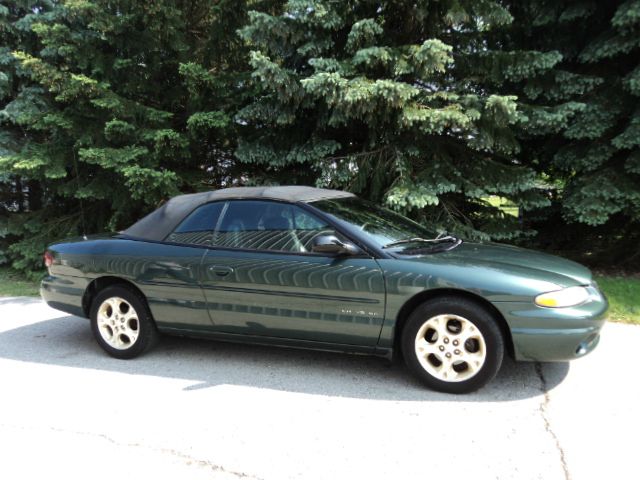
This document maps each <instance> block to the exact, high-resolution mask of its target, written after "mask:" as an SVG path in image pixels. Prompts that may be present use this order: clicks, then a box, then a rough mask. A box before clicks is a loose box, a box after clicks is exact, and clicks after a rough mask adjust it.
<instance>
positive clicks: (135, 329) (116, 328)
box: [90, 285, 158, 359]
mask: <svg viewBox="0 0 640 480" xmlns="http://www.w3.org/2000/svg"><path fill="white" fill-rule="evenodd" d="M90 316H91V330H92V331H93V335H94V337H95V339H96V340H97V342H98V344H99V345H100V346H101V347H102V348H103V349H104V350H105V351H106V352H107V353H108V354H109V355H111V356H112V357H116V358H122V359H127V358H133V357H136V356H138V355H140V354H141V353H142V352H144V351H145V350H147V349H148V348H150V347H151V346H152V345H153V344H154V343H155V341H156V339H157V336H158V332H157V329H156V326H155V323H154V321H153V319H152V318H151V313H150V312H149V309H148V308H147V306H146V304H145V302H144V300H143V299H141V298H140V297H139V295H138V294H137V293H135V292H134V291H132V290H131V289H129V288H127V287H125V286H122V285H113V286H111V287H107V288H105V289H104V290H102V291H100V292H99V293H98V294H97V295H96V297H95V299H94V300H93V303H92V304H91V315H90Z"/></svg>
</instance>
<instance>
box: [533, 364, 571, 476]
mask: <svg viewBox="0 0 640 480" xmlns="http://www.w3.org/2000/svg"><path fill="white" fill-rule="evenodd" d="M534 368H535V371H536V375H537V376H538V379H539V380H540V391H541V392H542V393H543V395H544V396H543V400H542V402H541V403H540V406H539V407H538V410H539V411H540V415H541V416H542V420H543V421H544V428H545V430H546V431H547V432H548V433H549V435H551V438H553V441H554V443H555V445H556V449H557V450H558V453H559V454H560V464H561V465H562V471H563V472H564V478H565V480H571V472H570V471H569V466H568V465H567V460H566V458H565V453H564V449H563V448H562V445H560V440H559V439H558V436H557V435H556V432H555V431H554V430H553V428H552V427H551V422H550V421H549V416H548V410H547V409H548V407H549V402H550V400H551V398H550V396H549V390H548V388H547V379H546V378H545V376H544V373H543V372H542V364H541V363H540V362H535V366H534Z"/></svg>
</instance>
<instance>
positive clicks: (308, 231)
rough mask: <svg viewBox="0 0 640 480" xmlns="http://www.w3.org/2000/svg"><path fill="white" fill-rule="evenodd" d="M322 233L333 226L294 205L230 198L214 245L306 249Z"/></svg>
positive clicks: (302, 251)
mask: <svg viewBox="0 0 640 480" xmlns="http://www.w3.org/2000/svg"><path fill="white" fill-rule="evenodd" d="M321 233H333V229H332V228H331V227H330V226H329V225H327V224H326V222H323V221H322V220H320V219H318V218H316V217H315V216H313V215H311V214H309V213H307V212H306V211H305V210H303V209H302V208H300V207H297V206H295V205H289V204H286V203H279V202H266V201H253V200H238V201H232V202H229V207H228V208H227V211H226V212H225V215H224V217H223V218H222V221H221V222H220V225H219V227H218V229H217V230H216V232H215V235H214V240H213V245H215V246H219V247H231V248H245V249H253V250H274V251H281V252H300V253H305V252H310V251H311V242H312V241H313V238H314V237H315V236H316V235H319V234H321Z"/></svg>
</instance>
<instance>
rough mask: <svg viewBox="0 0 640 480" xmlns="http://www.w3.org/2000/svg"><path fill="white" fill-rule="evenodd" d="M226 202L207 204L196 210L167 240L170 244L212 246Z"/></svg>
mask: <svg viewBox="0 0 640 480" xmlns="http://www.w3.org/2000/svg"><path fill="white" fill-rule="evenodd" d="M223 207H224V202H216V203H207V204H206V205H202V206H201V207H198V208H196V209H195V210H194V211H193V212H191V213H190V214H189V215H188V216H187V218H185V219H184V220H183V221H182V222H181V223H180V224H179V225H178V226H177V227H176V229H175V230H174V231H173V232H172V233H171V234H170V235H169V236H168V237H167V238H166V240H167V241H169V242H177V243H189V244H191V245H207V246H209V245H211V240H212V238H213V230H214V229H215V227H216V224H217V223H218V218H220V213H221V212H222V209H223Z"/></svg>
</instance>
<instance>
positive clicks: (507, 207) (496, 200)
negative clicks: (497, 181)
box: [484, 195, 520, 217]
mask: <svg viewBox="0 0 640 480" xmlns="http://www.w3.org/2000/svg"><path fill="white" fill-rule="evenodd" d="M484 200H486V201H487V202H488V203H489V205H491V206H492V207H496V208H499V209H500V210H502V211H503V212H504V213H506V214H507V215H511V216H512V217H517V216H518V215H519V214H520V209H519V208H518V206H517V205H515V204H514V203H512V202H511V201H510V200H507V199H506V198H504V197H499V196H497V195H491V196H489V197H487V198H485V199H484Z"/></svg>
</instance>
